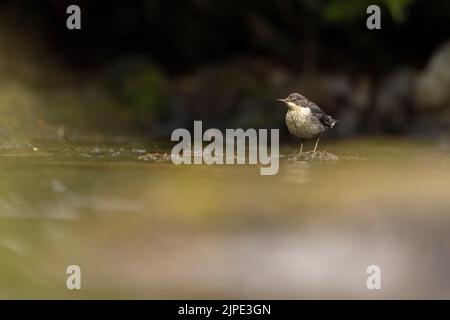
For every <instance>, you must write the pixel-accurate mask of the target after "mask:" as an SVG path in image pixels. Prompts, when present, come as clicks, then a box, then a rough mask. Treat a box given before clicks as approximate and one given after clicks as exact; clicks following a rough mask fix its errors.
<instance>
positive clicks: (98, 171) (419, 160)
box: [0, 139, 450, 299]
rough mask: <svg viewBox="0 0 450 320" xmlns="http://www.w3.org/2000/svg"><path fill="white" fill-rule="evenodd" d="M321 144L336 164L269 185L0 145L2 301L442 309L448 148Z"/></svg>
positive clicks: (90, 151) (234, 169)
mask: <svg viewBox="0 0 450 320" xmlns="http://www.w3.org/2000/svg"><path fill="white" fill-rule="evenodd" d="M327 143H328V145H327ZM308 147H309V146H308ZM321 147H322V149H326V150H328V151H330V152H333V153H335V154H337V155H339V157H340V160H339V161H335V162H292V161H289V162H288V161H287V160H283V161H281V164H280V172H279V173H278V175H276V176H260V175H259V168H258V167H257V166H175V165H173V164H171V163H170V162H168V163H159V162H152V161H140V160H138V157H139V156H140V155H142V154H144V153H147V152H150V151H152V152H154V151H160V152H164V151H166V152H167V151H168V149H165V147H163V148H159V149H158V148H157V147H155V146H154V145H130V144H121V145H118V144H115V145H101V146H97V145H74V144H72V145H71V144H69V145H67V144H54V145H39V146H38V148H39V150H37V151H33V150H31V148H26V149H13V148H9V149H8V148H5V149H1V150H0V214H1V216H0V220H1V223H0V231H1V232H0V261H1V264H0V283H2V285H1V287H0V298H183V299H186V298H450V278H449V277H448V270H450V249H449V247H448V245H447V244H448V243H449V242H450V233H449V232H448V231H449V230H448V225H449V222H450V216H449V213H450V197H449V192H448V190H450V170H449V169H450V153H449V149H448V145H445V143H443V144H441V145H438V144H436V143H435V142H430V141H406V140H391V139H370V140H369V139H367V140H363V139H361V140H348V141H340V142H333V141H331V142H330V141H325V143H324V144H323V145H321ZM281 151H282V152H283V154H288V153H290V152H292V151H293V149H291V148H290V149H288V148H287V147H284V148H282V150H281ZM71 264H77V265H79V266H80V267H81V270H82V290H80V291H69V290H67V289H66V287H65V282H66V277H67V275H66V273H65V270H66V267H67V266H68V265H71ZM371 264H377V265H379V266H380V267H381V270H382V282H381V285H382V290H380V291H376V290H375V291H369V290H367V289H366V278H367V274H366V268H367V266H369V265H371Z"/></svg>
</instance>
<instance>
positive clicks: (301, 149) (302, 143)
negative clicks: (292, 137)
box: [299, 139, 305, 154]
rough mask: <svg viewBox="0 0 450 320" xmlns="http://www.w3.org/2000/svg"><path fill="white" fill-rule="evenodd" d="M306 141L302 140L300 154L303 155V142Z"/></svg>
mask: <svg viewBox="0 0 450 320" xmlns="http://www.w3.org/2000/svg"><path fill="white" fill-rule="evenodd" d="M304 141H305V140H303V139H301V140H300V152H299V153H300V154H302V152H303V142H304Z"/></svg>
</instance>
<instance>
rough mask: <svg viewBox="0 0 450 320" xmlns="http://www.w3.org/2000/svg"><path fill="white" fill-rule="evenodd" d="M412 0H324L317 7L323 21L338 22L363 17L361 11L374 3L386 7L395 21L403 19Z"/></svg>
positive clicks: (364, 10)
mask: <svg viewBox="0 0 450 320" xmlns="http://www.w3.org/2000/svg"><path fill="white" fill-rule="evenodd" d="M413 1H414V0H377V1H373V0H350V1H340V0H331V1H329V2H326V3H325V4H324V5H323V6H322V7H321V8H317V9H318V10H321V12H322V17H323V18H324V20H325V21H329V22H333V23H340V22H344V21H352V20H359V19H361V18H362V17H364V16H363V15H361V12H366V9H367V7H368V6H370V5H372V4H376V5H379V6H381V7H385V8H387V9H388V10H389V13H390V14H391V16H392V17H393V19H394V20H395V21H397V22H402V21H404V20H405V14H406V11H407V8H408V6H409V5H410V4H411V3H412V2H413Z"/></svg>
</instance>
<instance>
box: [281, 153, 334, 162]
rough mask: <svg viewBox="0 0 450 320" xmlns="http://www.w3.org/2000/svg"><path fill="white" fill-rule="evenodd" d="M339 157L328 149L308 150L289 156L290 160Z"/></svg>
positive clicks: (316, 159)
mask: <svg viewBox="0 0 450 320" xmlns="http://www.w3.org/2000/svg"><path fill="white" fill-rule="evenodd" d="M336 160H339V157H338V156H337V155H335V154H333V153H330V152H327V151H316V152H314V151H308V152H303V153H295V154H292V155H289V156H288V161H336Z"/></svg>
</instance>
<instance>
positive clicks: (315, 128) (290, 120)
mask: <svg viewBox="0 0 450 320" xmlns="http://www.w3.org/2000/svg"><path fill="white" fill-rule="evenodd" d="M286 126H287V127H288V130H289V132H290V133H291V134H293V135H294V136H297V137H299V138H302V139H307V138H313V137H316V136H317V135H319V134H321V133H322V132H323V131H324V127H323V125H322V124H321V123H320V121H319V119H317V118H316V117H314V115H313V114H312V113H311V110H310V109H309V108H298V109H293V110H289V111H288V113H287V114H286Z"/></svg>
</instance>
